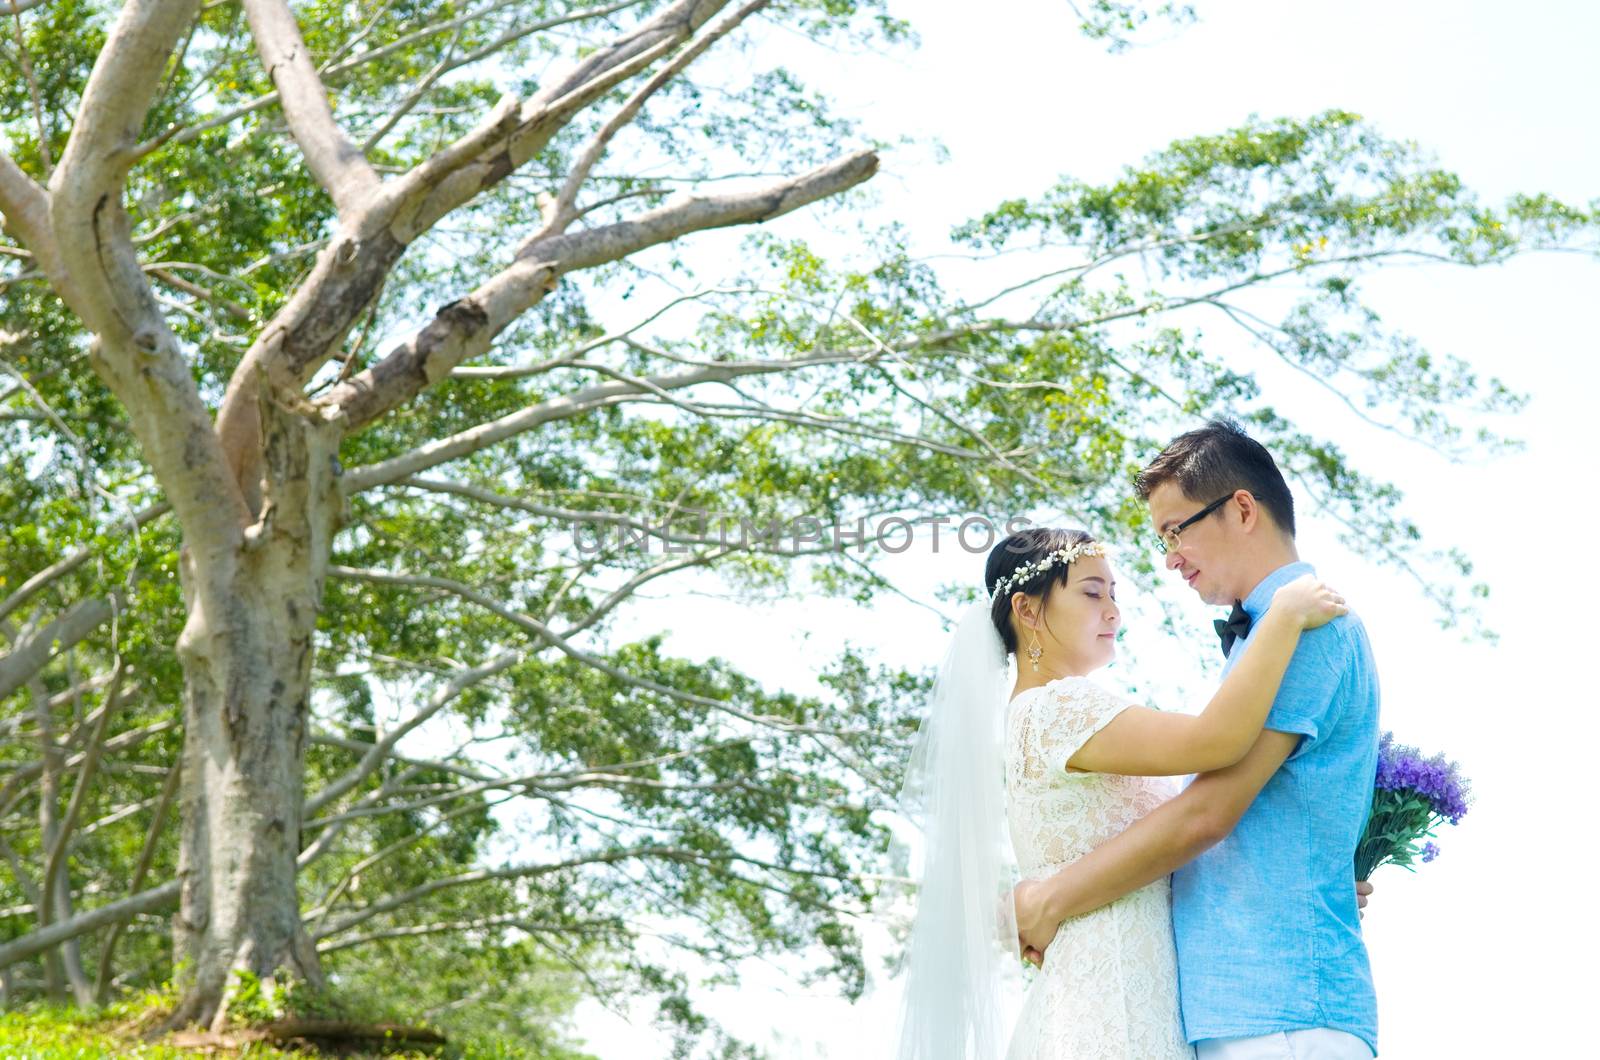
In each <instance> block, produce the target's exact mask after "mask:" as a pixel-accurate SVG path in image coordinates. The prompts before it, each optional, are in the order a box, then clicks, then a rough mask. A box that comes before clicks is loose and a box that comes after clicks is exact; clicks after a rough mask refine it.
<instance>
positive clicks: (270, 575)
mask: <svg viewBox="0 0 1600 1060" xmlns="http://www.w3.org/2000/svg"><path fill="white" fill-rule="evenodd" d="M262 387H263V392H264V393H265V392H266V389H267V384H266V383H265V382H264V381H263V382H262ZM289 402H290V405H289V406H288V407H286V406H284V405H281V404H279V403H277V402H276V401H274V400H272V399H271V397H270V396H267V397H263V399H262V401H261V419H262V428H263V432H262V442H261V444H262V461H261V467H262V482H261V489H262V497H263V503H262V509H261V517H260V520H259V521H258V522H257V523H256V524H255V525H254V526H252V527H250V528H249V529H248V530H247V531H245V532H244V534H243V535H242V536H241V537H240V539H239V543H238V544H237V546H236V547H233V548H229V549H223V550H219V553H220V554H214V555H209V556H208V555H203V554H200V553H198V552H190V551H188V550H187V549H186V550H185V552H184V555H183V557H182V561H181V568H182V572H183V579H184V593H185V598H186V601H187V604H188V608H189V616H188V621H187V623H186V625H185V627H184V631H183V634H182V636H181V637H180V638H179V641H178V653H179V657H180V659H181V661H182V664H183V669H184V681H185V704H184V718H185V732H184V760H183V780H182V792H183V796H182V798H183V833H182V846H181V850H180V856H179V869H178V872H179V879H180V881H181V886H182V891H181V899H180V906H179V912H178V916H177V918H176V920H175V922H174V943H175V946H174V949H175V953H176V957H177V959H178V961H179V963H180V982H181V984H182V987H183V996H182V998H181V1000H180V1002H179V1005H178V1008H177V1010H176V1011H175V1012H174V1014H173V1017H172V1023H173V1024H174V1025H175V1026H181V1025H186V1024H191V1023H199V1024H202V1025H205V1026H208V1027H210V1028H211V1029H213V1030H220V1029H221V1028H222V1027H223V1026H225V1025H226V1023H227V1014H228V1003H229V999H230V997H231V995H232V993H233V992H234V990H235V988H236V986H237V981H236V979H235V977H234V973H235V972H248V973H250V974H252V975H254V976H256V977H257V978H258V979H260V980H262V981H263V982H270V983H280V982H282V981H283V979H284V978H285V977H292V978H298V979H302V980H306V981H309V982H311V983H313V984H320V983H321V969H320V967H319V965H318V961H317V954H316V949H315V947H314V945H313V944H312V942H311V940H310V937H309V936H308V935H307V933H306V931H305V928H304V926H303V925H302V923H301V920H300V904H299V895H298V891H297V889H296V886H295V862H296V858H297V856H298V855H299V852H300V815H301V803H302V798H303V794H304V789H303V784H304V763H305V745H306V736H307V733H306V729H307V724H308V717H309V700H310V689H311V661H312V636H313V633H314V628H315V624H316V615H317V610H318V607H319V604H320V601H321V595H322V585H323V579H324V575H325V572H326V570H327V565H328V556H329V550H330V545H331V540H332V537H333V534H334V532H335V530H336V529H337V527H338V524H339V521H340V518H341V514H342V500H341V497H340V493H339V488H338V482H337V477H338V475H339V474H340V468H339V465H338V461H337V452H338V443H339V432H338V429H337V428H336V427H335V426H333V425H330V424H328V423H326V422H323V421H322V420H321V418H320V417H317V416H316V415H315V414H314V412H312V414H310V415H307V414H306V413H307V412H308V411H311V410H309V409H308V407H307V406H306V405H305V404H304V403H303V402H302V401H296V400H295V399H294V398H292V397H291V398H289Z"/></svg>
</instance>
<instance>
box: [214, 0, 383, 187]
mask: <svg viewBox="0 0 1600 1060" xmlns="http://www.w3.org/2000/svg"><path fill="white" fill-rule="evenodd" d="M244 10H245V16H246V17H247V18H248V19H249V20H250V35H251V36H252V37H253V38H255V43H256V51H257V52H258V53H259V54H260V56H261V65H263V66H265V67H266V68H267V77H268V78H270V79H271V81H272V83H273V85H275V86H276V87H277V89H278V99H279V102H280V103H282V105H283V116H284V118H285V119H286V120H287V121H288V123H289V132H290V133H291V134H292V135H293V136H294V139H295V142H296V143H297V144H299V145H300V152H301V154H303V155H304V156H305V160H306V165H307V166H308V167H309V168H310V170H311V175H312V176H313V177H315V178H316V181H317V183H318V184H319V185H321V186H322V188H323V189H324V190H325V191H327V193H328V195H329V196H330V197H331V198H332V199H333V204H334V206H335V207H336V208H337V209H338V211H339V215H340V216H341V217H345V216H348V215H350V214H352V213H354V212H355V211H356V210H357V209H359V208H360V207H361V206H362V205H363V204H364V203H366V202H367V201H368V200H370V199H371V198H372V197H373V196H374V195H376V194H377V192H378V188H379V185H380V183H381V182H380V181H379V179H378V174H377V173H375V172H373V169H372V166H371V165H369V164H368V163H367V160H366V158H365V157H363V156H362V154H361V152H360V150H358V149H357V148H356V145H355V144H353V143H351V142H350V138H349V137H348V136H346V135H345V133H344V130H343V129H341V128H339V125H338V123H337V122H336V121H334V118H333V110H332V108H331V107H330V106H329V105H328V89H327V86H326V85H324V84H323V83H322V78H321V77H320V76H319V75H318V73H317V68H316V65H315V64H314V63H312V61H311V50H310V49H309V48H307V47H306V42H305V40H304V39H303V38H302V37H301V35H300V27H299V25H297V24H296V23H295V19H294V14H293V12H291V11H290V10H289V5H288V4H287V3H285V2H284V0H244Z"/></svg>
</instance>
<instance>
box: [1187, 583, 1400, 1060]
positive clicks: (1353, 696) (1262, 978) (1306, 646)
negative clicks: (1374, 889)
mask: <svg viewBox="0 0 1600 1060" xmlns="http://www.w3.org/2000/svg"><path fill="white" fill-rule="evenodd" d="M1310 573H1313V571H1312V568H1311V566H1310V564H1307V563H1291V564H1289V565H1287V566H1285V567H1280V568H1279V569H1278V570H1276V571H1273V572H1272V573H1271V574H1270V575H1268V576H1267V577H1266V578H1265V579H1264V580H1263V581H1262V582H1261V584H1260V585H1258V586H1256V587H1255V589H1254V590H1252V591H1251V593H1250V596H1249V598H1248V599H1246V600H1245V601H1243V603H1244V609H1245V610H1246V611H1247V612H1249V613H1250V617H1251V619H1252V620H1253V621H1256V622H1259V621H1260V619H1261V616H1262V615H1263V614H1265V613H1266V610H1267V608H1268V606H1269V605H1270V604H1271V603H1272V594H1273V593H1274V592H1276V591H1277V590H1278V589H1279V588H1280V587H1282V586H1283V585H1285V584H1287V583H1288V582H1290V581H1293V580H1294V579H1295V578H1298V577H1299V576H1300V575H1302V574H1310ZM1248 644H1249V637H1245V638H1243V639H1241V640H1239V641H1237V642H1236V643H1235V644H1234V646H1233V651H1232V653H1231V654H1230V656H1229V658H1228V668H1231V667H1232V666H1233V664H1234V663H1235V662H1237V661H1238V659H1239V656H1240V655H1241V654H1242V653H1243V652H1244V650H1245V648H1246V646H1247V645H1248ZM1224 672H1226V670H1225V671H1224ZM1266 727H1267V728H1269V729H1275V730H1277V731H1279V732H1289V733H1299V734H1300V736H1301V739H1300V743H1299V745H1298V746H1297V747H1296V748H1295V751H1294V753H1293V754H1291V755H1290V756H1289V758H1288V760H1287V761H1285V762H1284V764H1283V765H1282V766H1281V767H1280V768H1279V769H1278V771H1277V772H1276V773H1274V774H1273V775H1272V779H1271V780H1269V781H1267V785H1266V787H1264V788H1262V789H1261V793H1260V794H1259V795H1257V796H1256V799H1255V802H1253V803H1252V804H1251V805H1250V808H1249V810H1247V811H1246V812H1245V815H1244V817H1243V818H1241V819H1240V821H1239V823H1238V825H1237V826H1236V827H1235V828H1234V830H1233V833H1232V834H1231V835H1229V836H1228V838H1226V839H1224V840H1223V841H1222V842H1220V843H1218V844H1217V845H1216V846H1215V847H1213V848H1211V849H1210V850H1208V851H1206V852H1205V853H1204V854H1201V855H1200V856H1199V857H1198V858H1196V859H1195V860H1194V861H1193V862H1191V863H1190V864H1188V865H1185V866H1184V867H1183V868H1181V869H1179V870H1178V871H1177V872H1175V873H1173V875H1172V923H1173V930H1174V932H1175V933H1176V935H1177V940H1178V981H1179V992H1180V995H1181V1000H1182V1005H1183V1026H1184V1031H1185V1032H1186V1034H1187V1036H1188V1039H1189V1040H1190V1041H1191V1042H1198V1041H1202V1040H1204V1039H1208V1038H1240V1037H1250V1036H1254V1035H1260V1034H1271V1033H1274V1032H1276V1031H1286V1030H1296V1029H1300V1028H1308V1027H1329V1028H1332V1029H1334V1030H1341V1031H1348V1032H1349V1033H1351V1034H1354V1035H1356V1036H1357V1037H1359V1038H1361V1039H1362V1040H1364V1041H1365V1042H1366V1043H1367V1044H1368V1045H1369V1046H1370V1047H1371V1048H1372V1050H1373V1053H1374V1055H1376V1053H1377V1049H1378V1045H1377V1042H1378V1003H1377V997H1376V995H1375V994H1374V993H1373V989H1372V969H1371V966H1370V965H1369V963H1368V961H1367V947H1366V944H1365V943H1364V942H1363V941H1362V938H1361V924H1360V920H1359V918H1358V917H1357V914H1356V893H1355V875H1354V871H1353V862H1354V858H1355V849H1356V843H1357V841H1358V840H1359V839H1360V838H1361V831H1362V829H1363V828H1365V827H1366V822H1367V814H1368V813H1369V811H1370V810H1371V807H1372V785H1373V780H1374V777H1375V775H1376V772H1377V764H1378V675H1377V670H1376V668H1375V667H1374V665H1373V661H1372V648H1371V646H1370V645H1369V644H1368V642H1367V632H1366V629H1365V628H1364V627H1363V626H1362V624H1361V620H1360V619H1359V618H1357V617H1356V616H1355V615H1353V614H1351V615H1347V616H1345V617H1343V618H1338V619H1335V620H1334V621H1333V622H1331V623H1329V624H1328V625H1325V626H1321V627H1319V628H1317V629H1314V630H1310V631H1308V632H1306V633H1303V634H1301V637H1300V643H1299V646H1298V647H1297V648H1296V649H1295V653H1294V658H1293V659H1292V661H1291V662H1290V663H1289V669H1288V671H1287V672H1286V673H1285V674H1284V678H1283V684H1282V685H1281V686H1280V687H1279V689H1278V695H1277V698H1276V699H1274V700H1273V703H1272V712H1271V713H1270V714H1268V715H1267V724H1266Z"/></svg>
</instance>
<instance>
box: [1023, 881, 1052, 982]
mask: <svg viewBox="0 0 1600 1060" xmlns="http://www.w3.org/2000/svg"><path fill="white" fill-rule="evenodd" d="M1047 893H1048V884H1047V882H1046V881H1044V880H1023V881H1022V882H1021V883H1019V884H1017V886H1016V888H1015V889H1014V890H1013V891H1012V892H1011V898H1012V904H1013V905H1014V906H1015V907H1016V912H1017V946H1018V948H1019V949H1020V950H1021V951H1022V956H1023V959H1025V960H1026V961H1027V962H1028V963H1029V964H1032V965H1033V966H1034V967H1041V966H1042V965H1043V964H1044V951H1045V950H1047V949H1049V948H1050V943H1051V942H1053V941H1054V940H1055V937H1056V930H1057V929H1058V928H1059V927H1060V926H1061V924H1060V922H1059V921H1057V920H1054V919H1052V918H1051V916H1050V913H1049V911H1048V909H1047V908H1046V902H1045V897H1046V894H1047Z"/></svg>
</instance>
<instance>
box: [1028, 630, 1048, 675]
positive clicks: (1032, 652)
mask: <svg viewBox="0 0 1600 1060" xmlns="http://www.w3.org/2000/svg"><path fill="white" fill-rule="evenodd" d="M1043 654H1044V649H1043V648H1041V647H1039V634H1037V633H1035V634H1034V635H1033V643H1032V644H1030V645H1028V661H1029V662H1031V663H1033V672H1034V673H1038V672H1039V656H1041V655H1043Z"/></svg>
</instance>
